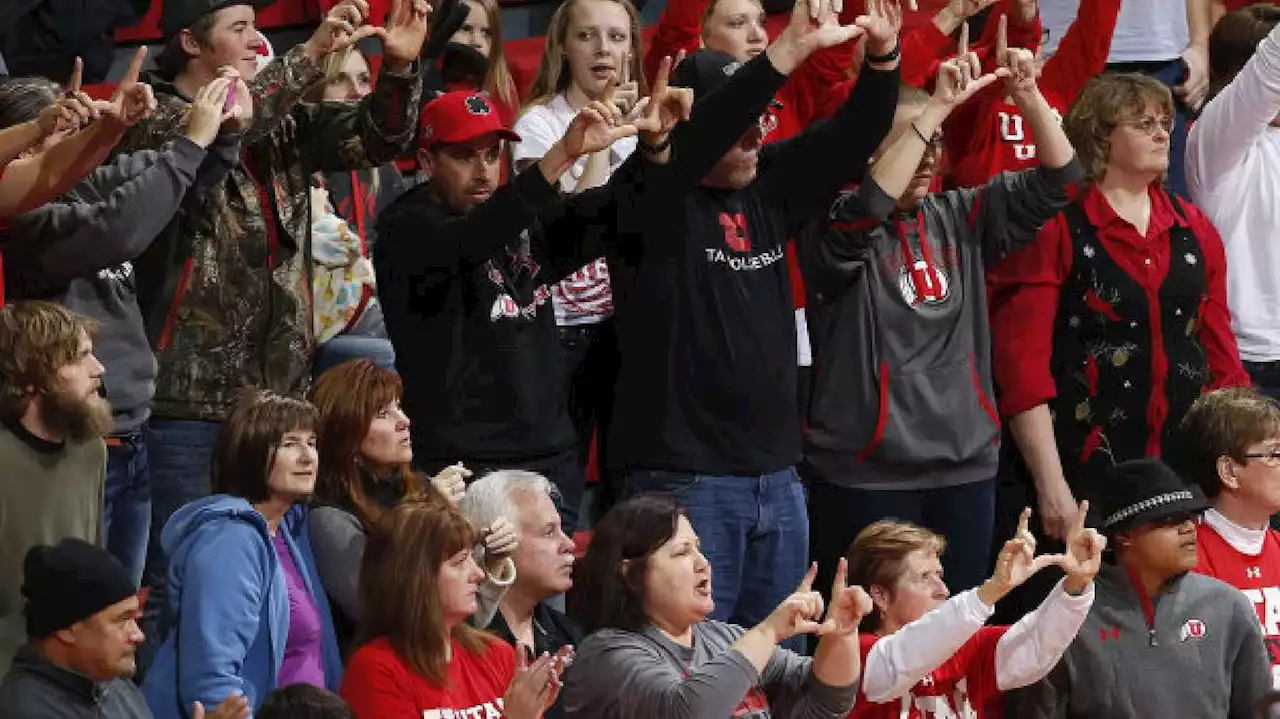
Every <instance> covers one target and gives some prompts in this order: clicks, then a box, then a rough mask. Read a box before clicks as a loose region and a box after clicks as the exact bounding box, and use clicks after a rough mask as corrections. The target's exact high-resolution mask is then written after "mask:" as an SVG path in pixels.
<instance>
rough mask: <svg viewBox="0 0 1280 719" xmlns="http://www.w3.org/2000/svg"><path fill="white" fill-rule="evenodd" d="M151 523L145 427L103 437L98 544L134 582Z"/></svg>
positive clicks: (138, 575)
mask: <svg viewBox="0 0 1280 719" xmlns="http://www.w3.org/2000/svg"><path fill="white" fill-rule="evenodd" d="M150 522H151V467H150V465H149V463H148V461H147V441H146V429H145V428H143V429H139V430H137V431H135V432H132V433H130V434H124V435H119V436H115V437H109V438H108V439H107V488H106V497H105V502H104V506H103V510H102V544H103V546H105V547H106V548H107V551H108V552H111V554H112V555H114V556H115V558H116V559H119V560H120V563H121V564H123V565H124V568H125V571H127V572H128V573H129V577H130V578H131V579H132V580H133V582H134V583H135V584H136V583H138V582H141V581H142V567H143V565H144V563H145V562H146V559H147V534H148V532H149V531H150Z"/></svg>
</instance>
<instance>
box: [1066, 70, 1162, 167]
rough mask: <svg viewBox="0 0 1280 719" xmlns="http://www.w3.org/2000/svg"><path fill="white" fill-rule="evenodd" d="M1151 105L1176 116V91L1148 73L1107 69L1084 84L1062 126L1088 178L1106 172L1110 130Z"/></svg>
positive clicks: (1128, 120)
mask: <svg viewBox="0 0 1280 719" xmlns="http://www.w3.org/2000/svg"><path fill="white" fill-rule="evenodd" d="M1151 105H1155V106H1156V107H1158V108H1160V110H1161V111H1162V112H1163V113H1164V114H1166V115H1168V116H1169V117H1173V94H1172V93H1171V92H1170V91H1169V88H1168V87H1167V86H1166V85H1165V84H1164V83H1162V82H1160V81H1159V80H1156V79H1154V78H1151V77H1148V76H1146V75H1140V74H1138V73H1130V72H1126V73H1106V74H1104V75H1100V76H1098V77H1095V78H1094V79H1092V80H1090V81H1089V84H1087V85H1085V87H1084V89H1083V90H1081V91H1080V95H1079V96H1078V97H1076V101H1075V102H1074V103H1073V104H1072V105H1071V110H1070V111H1068V112H1067V116H1066V117H1065V118H1063V120H1062V128H1063V130H1064V131H1065V132H1066V133H1067V138H1068V139H1069V140H1071V144H1072V145H1073V146H1075V148H1076V156H1077V157H1078V158H1080V164H1081V165H1083V166H1084V176H1085V181H1086V182H1090V183H1097V182H1100V181H1101V180H1102V179H1103V176H1104V175H1105V174H1106V168H1107V163H1108V162H1109V161H1110V159H1111V133H1112V132H1113V131H1114V130H1115V129H1116V128H1117V127H1119V126H1121V125H1123V124H1124V123H1126V122H1133V121H1134V120H1137V119H1139V118H1141V116H1142V113H1143V112H1144V111H1145V110H1146V109H1147V107H1149V106H1151ZM1159 181H1161V182H1162V181H1163V178H1161V180H1159Z"/></svg>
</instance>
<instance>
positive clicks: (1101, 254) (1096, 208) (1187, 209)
mask: <svg viewBox="0 0 1280 719" xmlns="http://www.w3.org/2000/svg"><path fill="white" fill-rule="evenodd" d="M1172 118H1173V98H1172V96H1171V95H1170V92H1169V89H1168V88H1167V87H1166V86H1165V85H1163V84H1162V83H1160V82H1157V81H1155V80H1153V79H1151V78H1148V77H1146V76H1143V75H1137V74H1107V75H1103V76H1101V77H1099V78H1097V79H1095V80H1094V81H1092V82H1091V83H1090V84H1089V85H1088V86H1086V87H1085V89H1084V90H1083V91H1082V92H1081V94H1080V97H1079V99H1078V100H1077V101H1076V103H1075V104H1074V105H1073V106H1072V108H1071V111H1070V113H1068V115H1067V117H1066V119H1065V121H1064V129H1065V130H1066V133H1067V136H1068V137H1069V138H1070V139H1071V142H1072V144H1073V145H1074V146H1075V148H1076V152H1077V153H1078V155H1079V157H1080V161H1081V163H1082V164H1083V165H1084V169H1085V178H1086V179H1085V184H1084V186H1083V188H1082V190H1081V192H1080V196H1079V198H1078V199H1077V200H1076V201H1075V202H1074V203H1073V204H1071V205H1070V206H1068V207H1067V209H1066V210H1064V211H1063V212H1062V213H1061V214H1059V215H1058V216H1057V217H1055V218H1054V219H1053V220H1051V221H1049V222H1048V223H1047V224H1046V225H1045V226H1044V229H1043V230H1042V231H1041V233H1040V237H1039V239H1038V240H1037V242H1036V243H1035V244H1034V245H1032V246H1030V247H1028V248H1026V249H1024V250H1021V251H1019V252H1016V253H1014V254H1012V255H1010V257H1009V258H1008V259H1007V260H1005V261H1004V262H1003V263H1002V264H1001V265H999V266H998V267H996V268H995V269H994V270H993V271H992V273H991V277H990V278H989V279H990V289H991V293H992V310H991V313H992V328H993V330H994V335H995V342H994V344H993V350H992V351H993V360H994V367H995V374H996V382H997V384H998V385H999V387H1000V390H1001V393H1002V396H1001V408H1002V410H1003V412H1004V414H1005V415H1006V416H1007V417H1009V427H1010V430H1011V432H1012V434H1013V438H1014V441H1015V443H1016V445H1017V447H1018V450H1019V451H1020V453H1021V455H1022V458H1023V460H1024V461H1025V462H1026V465H1027V468H1028V469H1029V470H1030V474H1031V477H1032V479H1033V480H1034V488H1035V491H1036V493H1037V494H1038V501H1039V510H1040V511H1039V512H1038V513H1037V516H1038V517H1039V519H1040V521H1041V522H1042V523H1043V525H1044V526H1043V529H1044V533H1045V534H1047V535H1049V536H1050V537H1054V538H1056V539H1059V540H1060V539H1063V538H1065V536H1066V530H1067V528H1068V527H1070V526H1071V524H1072V521H1073V520H1074V518H1075V513H1076V511H1077V509H1076V502H1077V501H1078V499H1080V495H1083V496H1084V498H1086V499H1087V498H1091V497H1090V494H1091V492H1090V488H1091V486H1092V483H1093V482H1095V481H1096V479H1097V478H1098V476H1099V474H1100V472H1101V471H1102V470H1105V469H1106V468H1107V467H1109V466H1111V465H1113V464H1114V463H1116V462H1120V461H1124V460H1129V459H1137V458H1141V457H1153V458H1159V457H1162V456H1167V455H1168V453H1169V449H1170V447H1171V446H1172V444H1173V442H1172V437H1173V435H1174V430H1175V429H1176V428H1177V426H1178V423H1179V422H1180V421H1181V420H1182V416H1183V415H1184V414H1186V412H1187V409H1188V408H1190V406H1191V403H1192V402H1193V401H1195V399H1196V397H1199V396H1200V394H1201V393H1202V392H1204V391H1205V390H1207V389H1211V388H1215V387H1223V386H1237V385H1239V386H1247V385H1248V384H1249V378H1248V376H1247V375H1246V374H1245V372H1244V369H1243V368H1242V367H1241V365H1240V354H1239V352H1238V351H1237V349H1236V340H1235V337H1234V336H1233V335H1232V334H1231V316H1230V313H1229V311H1228V310H1227V296H1226V284H1225V282H1226V260H1225V259H1224V254H1223V248H1222V240H1221V239H1219V237H1218V232H1217V230H1215V229H1214V227H1213V225H1212V224H1211V223H1210V222H1209V220H1208V218H1207V217H1205V215H1204V213H1203V212H1201V211H1200V209H1199V208H1197V207H1195V206H1194V205H1192V204H1190V203H1188V202H1186V201H1184V200H1181V199H1177V198H1174V197H1173V196H1172V195H1170V194H1169V193H1168V192H1167V191H1166V190H1165V188H1164V186H1163V179H1164V174H1165V171H1166V169H1167V168H1168V166H1169V159H1168V154H1169V152H1168V151H1169V131H1170V127H1171V124H1172V122H1173V120H1172ZM1024 501H1025V500H1024ZM1023 506H1024V502H1019V503H1017V504H1016V505H1015V504H1013V503H1012V502H1010V504H1009V507H1010V517H1012V513H1013V512H1014V511H1017V510H1019V509H1021V507H1023ZM1015 507H1016V509H1015ZM1041 590H1042V591H1043V590H1047V587H1041ZM1040 596H1043V594H1042V593H1041V594H1040ZM1028 606H1029V605H1026V604H1024V605H1023V606H1022V608H1027V607H1028Z"/></svg>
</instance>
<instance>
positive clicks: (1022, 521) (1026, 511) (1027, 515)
mask: <svg viewBox="0 0 1280 719" xmlns="http://www.w3.org/2000/svg"><path fill="white" fill-rule="evenodd" d="M1030 521H1031V508H1030V507H1023V508H1022V514H1020V515H1018V534H1017V535H1016V536H1019V537H1020V536H1022V535H1024V534H1027V533H1029V532H1030V530H1028V529H1027V525H1028V523H1029V522H1030Z"/></svg>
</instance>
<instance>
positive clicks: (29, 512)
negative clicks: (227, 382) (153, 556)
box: [0, 302, 111, 674]
mask: <svg viewBox="0 0 1280 719" xmlns="http://www.w3.org/2000/svg"><path fill="white" fill-rule="evenodd" d="M96 331H97V326H96V324H95V323H94V322H93V321H92V320H90V319H88V318H86V317H82V316H80V315H77V314H75V313H73V312H71V311H70V310H68V309H66V308H65V307H63V306H61V305H57V304H53V303H50V302H15V303H13V304H10V305H7V306H5V307H4V308H3V309H0V518H3V519H0V674H3V673H4V672H5V671H6V670H7V669H8V667H9V662H10V660H11V659H12V658H13V653H14V651H15V650H17V649H18V647H20V646H22V645H23V644H24V643H25V642H26V629H25V625H24V622H23V618H22V597H21V593H20V589H21V586H22V560H23V557H24V556H26V553H27V550H28V549H30V548H31V547H33V546H35V545H38V544H57V543H58V541H59V540H61V539H65V538H68V537H72V538H76V539H83V540H85V541H88V542H92V543H94V544H100V543H101V533H102V527H101V525H102V502H103V489H104V486H105V482H106V466H107V448H106V443H105V442H104V441H103V437H105V436H106V435H107V434H108V433H109V432H110V431H111V406H110V405H109V404H108V403H107V401H106V400H105V399H103V398H102V396H101V394H100V393H101V390H102V375H103V368H102V364H101V363H100V362H98V359H97V358H96V357H94V356H93V339H94V335H95V334H96Z"/></svg>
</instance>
